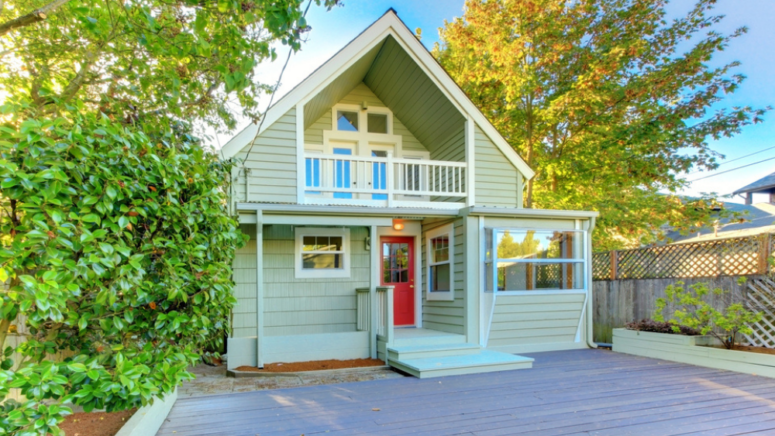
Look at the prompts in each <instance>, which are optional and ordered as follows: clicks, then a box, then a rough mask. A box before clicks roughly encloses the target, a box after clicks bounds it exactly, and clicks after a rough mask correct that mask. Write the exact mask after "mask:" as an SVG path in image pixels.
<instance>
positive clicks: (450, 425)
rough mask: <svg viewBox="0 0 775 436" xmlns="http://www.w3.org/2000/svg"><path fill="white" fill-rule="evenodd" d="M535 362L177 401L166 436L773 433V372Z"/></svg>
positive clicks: (554, 359)
mask: <svg viewBox="0 0 775 436" xmlns="http://www.w3.org/2000/svg"><path fill="white" fill-rule="evenodd" d="M530 357H533V358H535V365H534V367H533V369H523V370H514V371H503V372H494V373H488V374H472V375H461V376H450V377H441V378H434V379H424V380H420V379H416V378H410V377H403V378H393V379H389V380H372V381H366V382H361V383H342V384H335V385H325V386H310V387H302V388H296V389H278V390H271V391H261V392H249V393H240V394H229V395H220V396H208V397H195V398H184V399H180V400H178V402H177V403H176V404H175V406H174V408H173V409H172V412H171V413H170V415H169V417H168V418H167V421H166V422H165V424H164V425H163V426H162V428H161V429H160V430H159V433H158V434H159V435H164V436H172V435H175V436H203V435H208V436H215V435H231V436H242V435H244V436H256V435H260V436H270V435H305V436H310V435H337V436H343V435H385V436H388V435H389V436H395V435H409V434H412V435H427V436H430V435H477V436H485V435H487V436H494V435H511V434H519V435H536V436H538V435H540V436H551V435H572V436H589V435H598V436H620V435H630V436H632V435H636V436H637V435H644V436H652V435H658V436H677V435H682V436H699V435H704V436H732V435H743V434H745V435H775V380H774V379H769V378H763V377H756V376H753V375H748V374H739V373H734V372H728V371H721V370H714V369H708V368H701V367H697V366H691V365H685V364H679V363H672V362H666V361H661V360H655V359H648V358H643V357H636V356H629V355H624V354H618V353H613V352H610V351H603V350H577V351H564V352H549V353H536V354H530Z"/></svg>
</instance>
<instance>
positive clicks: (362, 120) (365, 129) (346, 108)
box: [331, 103, 393, 136]
mask: <svg viewBox="0 0 775 436" xmlns="http://www.w3.org/2000/svg"><path fill="white" fill-rule="evenodd" d="M338 111H342V112H355V113H356V114H358V131H357V132H353V131H351V130H339V129H338V128H337V127H338V125H337V117H336V113H337V112H338ZM369 114H380V115H387V133H372V132H369V124H368V123H369ZM331 131H332V132H336V133H349V134H352V133H360V134H367V135H379V136H385V135H391V136H392V135H393V111H391V110H390V109H389V108H387V107H384V106H373V107H369V108H367V109H363V107H362V106H359V105H357V104H346V103H337V104H335V105H333V106H331Z"/></svg>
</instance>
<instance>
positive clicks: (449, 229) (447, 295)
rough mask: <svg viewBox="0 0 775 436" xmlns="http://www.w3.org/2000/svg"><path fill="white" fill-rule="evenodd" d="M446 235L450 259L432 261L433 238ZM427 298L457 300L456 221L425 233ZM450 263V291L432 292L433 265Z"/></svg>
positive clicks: (430, 299) (429, 299)
mask: <svg viewBox="0 0 775 436" xmlns="http://www.w3.org/2000/svg"><path fill="white" fill-rule="evenodd" d="M444 235H446V236H447V238H448V240H449V260H447V261H444V262H436V263H431V259H432V256H431V251H432V250H433V247H432V246H431V240H432V239H434V238H437V237H439V236H444ZM425 252H426V253H425V256H426V257H425V281H426V286H425V299H426V300H428V301H454V300H455V226H454V223H449V224H445V225H443V226H440V227H438V228H435V229H433V230H430V231H428V232H427V233H426V234H425ZM446 263H449V291H447V292H443V291H442V292H431V267H432V266H436V265H444V264H446Z"/></svg>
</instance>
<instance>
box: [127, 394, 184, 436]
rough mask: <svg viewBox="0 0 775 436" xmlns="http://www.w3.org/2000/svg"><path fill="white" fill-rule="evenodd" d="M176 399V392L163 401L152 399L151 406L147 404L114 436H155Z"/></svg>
mask: <svg viewBox="0 0 775 436" xmlns="http://www.w3.org/2000/svg"><path fill="white" fill-rule="evenodd" d="M177 399H178V390H177V389H175V391H174V392H172V393H171V394H168V395H167V396H166V397H165V398H164V399H163V400H161V399H159V398H154V401H153V404H149V405H147V406H145V407H141V408H140V409H138V410H137V412H135V414H134V415H132V417H131V418H129V420H127V422H126V424H124V426H123V427H121V430H119V431H118V433H116V436H148V435H155V434H156V432H158V431H159V428H161V425H162V424H164V420H165V419H167V415H169V414H170V410H172V406H173V405H174V404H175V401H176V400H177Z"/></svg>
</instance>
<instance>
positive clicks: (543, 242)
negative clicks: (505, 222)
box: [485, 229, 585, 292]
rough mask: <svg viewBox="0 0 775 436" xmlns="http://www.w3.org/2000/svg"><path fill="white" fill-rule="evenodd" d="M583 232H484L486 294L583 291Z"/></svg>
mask: <svg viewBox="0 0 775 436" xmlns="http://www.w3.org/2000/svg"><path fill="white" fill-rule="evenodd" d="M583 240H584V233H583V232H581V231H573V230H570V231H569V230H565V231H554V230H521V229H485V243H486V244H487V247H486V251H485V253H486V260H485V282H486V290H487V291H490V292H492V291H497V292H510V291H537V290H538V291H540V290H544V291H553V290H583V289H584V282H585V281H584V275H585V271H584V269H585V268H584V246H585V244H584V242H583Z"/></svg>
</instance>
